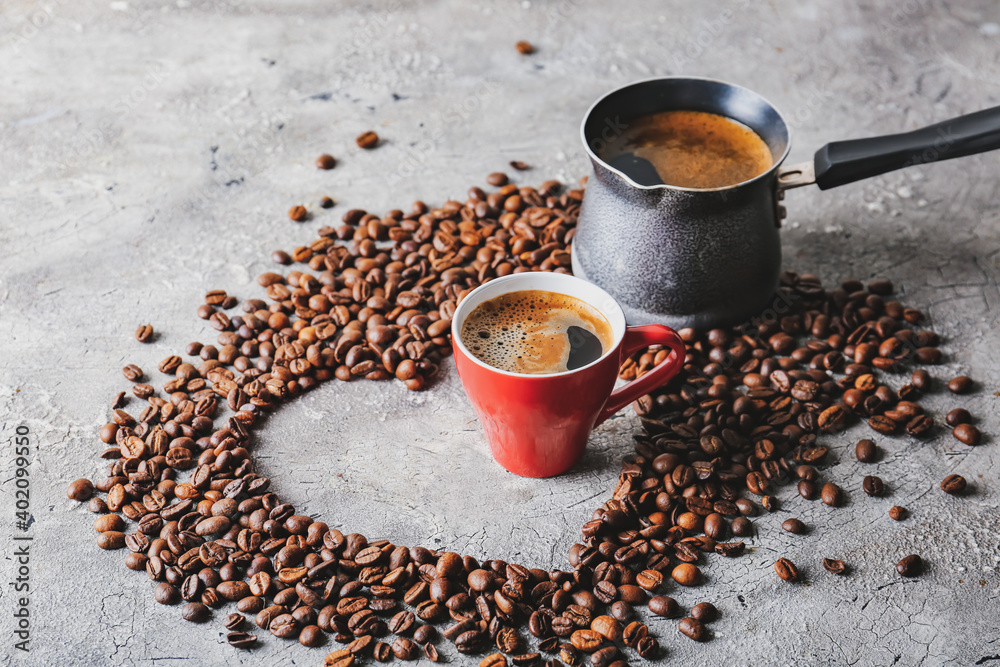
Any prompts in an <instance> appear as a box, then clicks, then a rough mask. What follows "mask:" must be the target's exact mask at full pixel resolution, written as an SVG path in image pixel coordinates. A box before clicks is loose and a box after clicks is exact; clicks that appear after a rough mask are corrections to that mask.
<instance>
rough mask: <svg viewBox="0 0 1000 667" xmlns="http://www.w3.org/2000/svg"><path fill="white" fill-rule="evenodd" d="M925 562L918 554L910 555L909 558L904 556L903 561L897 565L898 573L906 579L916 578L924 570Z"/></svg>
mask: <svg viewBox="0 0 1000 667" xmlns="http://www.w3.org/2000/svg"><path fill="white" fill-rule="evenodd" d="M923 565H924V564H923V561H922V560H921V559H920V556H918V555H917V554H910V555H909V556H904V557H903V559H902V560H900V561H899V562H898V563H896V572H899V574H901V575H902V576H904V577H915V576H917V575H918V574H920V572H921V571H922V570H923Z"/></svg>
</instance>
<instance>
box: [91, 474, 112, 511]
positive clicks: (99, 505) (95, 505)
mask: <svg viewBox="0 0 1000 667" xmlns="http://www.w3.org/2000/svg"><path fill="white" fill-rule="evenodd" d="M88 481H89V480H88ZM87 509H88V510H89V511H91V512H93V513H94V514H104V513H105V512H107V511H108V504H107V503H106V502H104V501H103V500H102V499H100V498H91V499H90V502H89V503H87Z"/></svg>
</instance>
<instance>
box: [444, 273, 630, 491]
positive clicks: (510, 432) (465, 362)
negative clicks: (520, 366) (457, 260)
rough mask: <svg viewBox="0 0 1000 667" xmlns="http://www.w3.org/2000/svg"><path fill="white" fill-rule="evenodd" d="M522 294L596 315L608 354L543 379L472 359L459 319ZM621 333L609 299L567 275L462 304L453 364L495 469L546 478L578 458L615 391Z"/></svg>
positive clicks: (520, 279) (488, 287)
mask: <svg viewBox="0 0 1000 667" xmlns="http://www.w3.org/2000/svg"><path fill="white" fill-rule="evenodd" d="M525 290H542V291H547V292H555V293H558V294H565V295H568V296H571V297H574V298H577V299H579V300H581V301H583V302H585V303H587V304H589V305H591V306H593V307H594V308H596V309H597V310H598V311H600V313H601V314H602V315H603V316H604V317H605V319H607V321H608V323H609V324H610V325H611V331H612V336H613V344H612V345H611V347H610V349H607V350H605V351H604V353H603V354H602V355H601V357H600V358H599V359H597V360H596V361H593V362H591V363H590V364H588V365H586V366H583V367H581V368H577V369H574V370H571V371H564V372H562V373H553V374H549V375H527V374H521V373H512V372H509V371H504V370H500V369H499V368H495V367H493V366H490V365H488V364H486V363H485V362H483V361H480V360H479V359H477V358H476V357H475V356H473V355H472V353H471V352H470V351H469V350H468V348H466V346H465V345H464V344H463V343H462V339H461V331H462V325H463V323H464V322H465V318H466V317H467V316H468V315H469V313H471V312H472V311H473V310H475V309H476V307H478V306H479V305H480V304H481V303H483V302H485V301H489V300H490V299H493V298H495V297H497V296H500V295H501V294H506V293H509V292H520V291H525ZM625 331H626V325H625V314H624V313H623V312H622V309H621V307H620V306H619V305H618V303H617V302H616V301H615V299H614V298H612V297H611V295H609V294H608V293H607V292H605V291H604V290H603V289H601V288H600V287H597V286H596V285H594V284H592V283H589V282H587V281H585V280H581V279H580V278H576V277H573V276H570V275H566V274H560V273H541V272H532V273H521V274H516V275H511V276H505V277H503V278H497V279H495V280H491V281H489V282H488V283H486V284H484V285H482V286H480V287H478V288H476V289H475V290H473V291H472V292H471V293H469V295H468V296H466V297H465V298H464V299H463V300H462V302H461V303H460V304H459V306H458V309H457V310H456V311H455V315H454V317H453V318H452V344H453V346H454V349H455V365H456V367H457V369H458V375H459V378H460V379H461V381H462V386H463V387H464V389H465V393H466V394H467V395H468V397H469V401H470V402H471V403H472V407H473V409H474V410H475V411H476V415H477V416H478V417H479V422H480V423H481V424H482V426H483V431H484V432H485V435H486V440H487V442H489V445H490V450H491V452H492V454H493V458H494V459H495V460H496V461H497V462H498V463H499V464H500V465H502V466H503V467H504V468H506V469H507V470H509V471H510V472H513V473H515V474H517V475H522V476H525V477H551V476H553V475H558V474H560V473H563V472H565V471H567V470H569V469H570V468H571V467H572V466H573V465H574V464H575V463H576V462H577V461H578V460H579V459H580V457H581V456H582V455H583V451H584V449H585V448H586V446H587V438H588V436H589V435H590V431H591V430H592V429H593V428H594V426H595V425H596V424H597V423H598V417H599V415H600V414H601V411H602V410H603V408H604V407H605V404H606V403H607V402H608V397H609V396H610V395H611V392H612V390H613V389H614V386H615V380H616V379H617V377H618V369H619V366H620V361H621V359H620V356H621V348H622V340H623V338H624V336H625Z"/></svg>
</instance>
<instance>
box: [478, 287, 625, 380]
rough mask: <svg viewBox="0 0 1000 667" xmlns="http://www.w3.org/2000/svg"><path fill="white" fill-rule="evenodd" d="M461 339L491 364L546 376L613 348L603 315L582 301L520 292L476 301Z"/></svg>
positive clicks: (484, 360)
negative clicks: (476, 304) (479, 302)
mask: <svg viewBox="0 0 1000 667" xmlns="http://www.w3.org/2000/svg"><path fill="white" fill-rule="evenodd" d="M461 339H462V343H463V344H464V345H465V347H466V348H468V350H469V351H470V352H471V353H472V355H473V356H475V357H476V358H477V359H479V360H480V361H482V362H484V363H486V364H489V365H490V366H493V367H494V368H498V369H500V370H502V371H508V372H511V373H525V374H529V375H548V374H552V373H563V372H565V371H571V370H575V369H577V368H582V367H583V366H586V365H587V364H590V363H592V362H594V361H597V360H598V359H600V358H601V356H602V355H603V354H604V353H605V352H607V351H608V350H610V349H611V348H612V347H613V346H614V339H615V336H614V332H613V331H612V328H611V324H610V323H609V322H608V320H607V319H606V318H605V317H604V315H602V314H601V312H600V311H599V310H597V309H596V308H594V307H593V306H591V305H590V304H588V303H586V302H585V301H581V300H580V299H577V298H575V297H572V296H568V295H566V294H558V293H556V292H547V291H544V290H522V291H516V292H507V293H505V294H501V295H499V296H497V297H494V298H492V299H489V300H488V301H484V302H483V303H481V304H479V305H478V306H477V307H476V309H475V310H473V311H472V312H471V313H469V316H468V317H467V318H466V319H465V322H464V323H463V324H462V331H461Z"/></svg>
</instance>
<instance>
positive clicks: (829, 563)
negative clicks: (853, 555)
mask: <svg viewBox="0 0 1000 667" xmlns="http://www.w3.org/2000/svg"><path fill="white" fill-rule="evenodd" d="M823 568H824V569H825V570H826V571H827V572H829V573H830V574H843V573H844V572H845V571H846V570H847V566H846V565H844V561H842V560H833V559H832V558H824V559H823Z"/></svg>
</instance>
